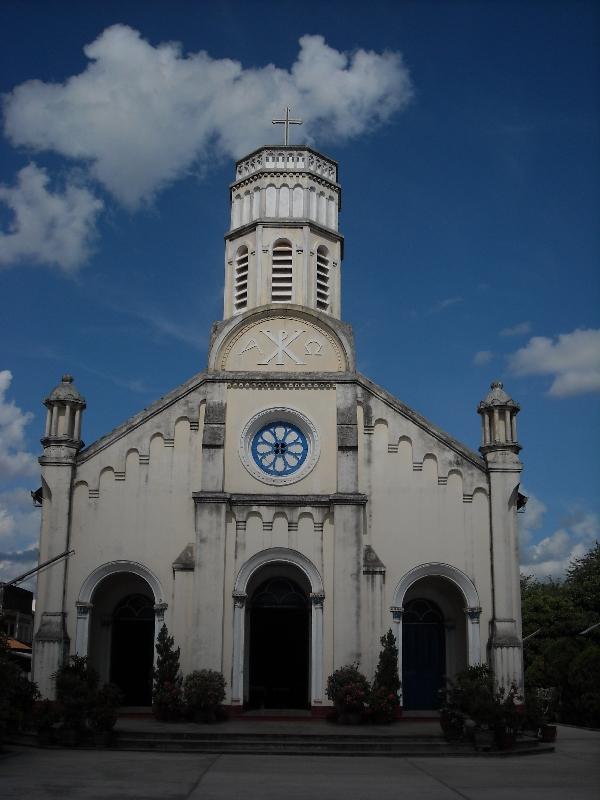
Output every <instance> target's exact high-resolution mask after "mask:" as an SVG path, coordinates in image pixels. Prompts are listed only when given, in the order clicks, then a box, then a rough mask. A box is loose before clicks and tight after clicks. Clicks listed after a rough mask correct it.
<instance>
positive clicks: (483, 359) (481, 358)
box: [473, 350, 493, 367]
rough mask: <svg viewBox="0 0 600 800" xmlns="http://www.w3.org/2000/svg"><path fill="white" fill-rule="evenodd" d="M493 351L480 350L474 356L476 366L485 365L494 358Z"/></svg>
mask: <svg viewBox="0 0 600 800" xmlns="http://www.w3.org/2000/svg"><path fill="white" fill-rule="evenodd" d="M492 356H493V353H492V351H491V350H478V351H477V353H475V355H474V356H473V364H474V365H475V366H476V367H484V366H485V365H486V364H489V363H490V361H491V360H492Z"/></svg>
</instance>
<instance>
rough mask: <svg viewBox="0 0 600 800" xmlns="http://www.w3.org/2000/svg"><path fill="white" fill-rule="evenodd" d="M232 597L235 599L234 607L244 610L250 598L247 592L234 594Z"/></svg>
mask: <svg viewBox="0 0 600 800" xmlns="http://www.w3.org/2000/svg"><path fill="white" fill-rule="evenodd" d="M231 596H232V597H233V605H234V606H235V607H236V608H244V606H245V605H246V599H247V597H248V595H247V594H246V592H232V593H231Z"/></svg>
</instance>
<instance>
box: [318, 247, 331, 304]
mask: <svg viewBox="0 0 600 800" xmlns="http://www.w3.org/2000/svg"><path fill="white" fill-rule="evenodd" d="M317 308H318V309H319V310H320V311H329V252H328V250H327V248H326V247H323V246H321V247H318V248H317Z"/></svg>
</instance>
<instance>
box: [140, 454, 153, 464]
mask: <svg viewBox="0 0 600 800" xmlns="http://www.w3.org/2000/svg"><path fill="white" fill-rule="evenodd" d="M138 461H139V463H140V464H149V463H150V453H138Z"/></svg>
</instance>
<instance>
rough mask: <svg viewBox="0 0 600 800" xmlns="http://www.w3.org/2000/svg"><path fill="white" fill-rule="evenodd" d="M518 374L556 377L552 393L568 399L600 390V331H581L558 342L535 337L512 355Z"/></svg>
mask: <svg viewBox="0 0 600 800" xmlns="http://www.w3.org/2000/svg"><path fill="white" fill-rule="evenodd" d="M509 367H510V369H511V371H512V372H513V374H515V375H553V376H554V379H553V381H552V384H551V386H550V389H549V391H548V394H550V395H553V396H554V397H568V396H572V395H576V394H583V393H585V392H598V391H600V329H592V328H590V329H579V328H578V329H577V330H575V331H573V332H572V333H561V334H560V335H559V336H557V337H556V339H555V340H553V339H549V338H548V337H546V336H534V337H533V338H531V339H530V340H529V342H528V343H527V344H526V345H525V347H522V348H521V349H520V350H517V352H516V353H513V354H512V355H511V356H509Z"/></svg>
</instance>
